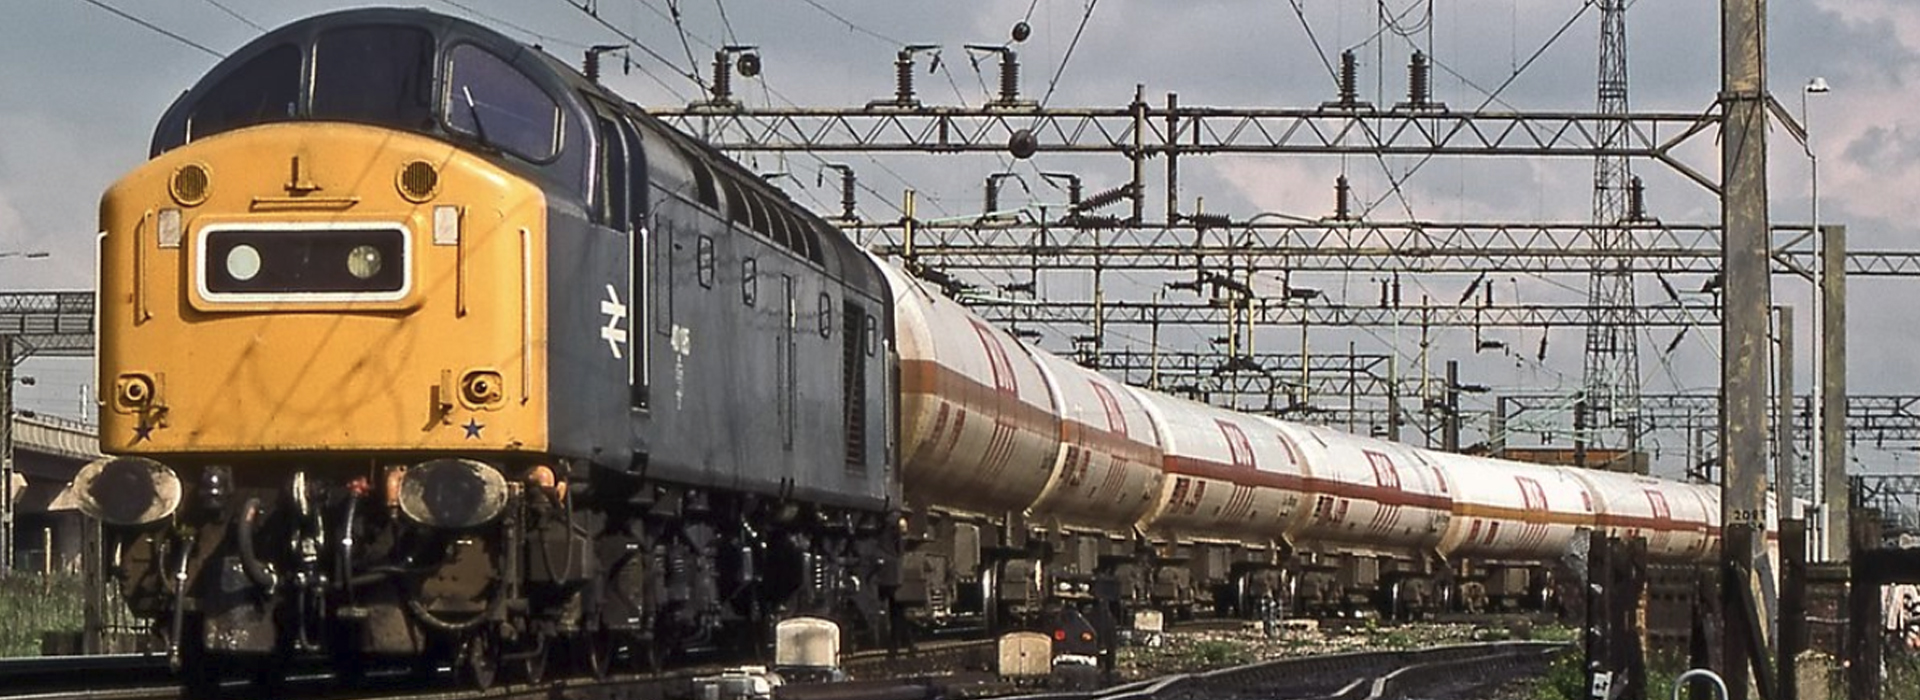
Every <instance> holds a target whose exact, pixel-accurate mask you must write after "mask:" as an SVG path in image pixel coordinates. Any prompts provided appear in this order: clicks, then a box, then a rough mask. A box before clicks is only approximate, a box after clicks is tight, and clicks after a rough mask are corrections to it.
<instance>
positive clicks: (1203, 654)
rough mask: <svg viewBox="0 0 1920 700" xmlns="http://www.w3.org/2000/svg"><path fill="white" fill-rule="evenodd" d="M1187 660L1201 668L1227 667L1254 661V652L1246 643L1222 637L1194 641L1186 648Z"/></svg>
mask: <svg viewBox="0 0 1920 700" xmlns="http://www.w3.org/2000/svg"><path fill="white" fill-rule="evenodd" d="M1185 652H1186V653H1185V654H1183V656H1185V657H1187V658H1186V661H1187V662H1189V663H1191V664H1194V665H1196V666H1199V667H1201V668H1209V669H1212V668H1226V667H1229V666H1239V665H1241V664H1248V663H1253V652H1252V651H1249V650H1248V649H1247V647H1246V645H1244V644H1238V643H1235V642H1230V641H1226V640H1221V639H1207V640H1201V641H1199V642H1196V643H1194V645H1193V646H1192V647H1191V648H1188V649H1186V650H1185Z"/></svg>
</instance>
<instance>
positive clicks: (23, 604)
mask: <svg viewBox="0 0 1920 700" xmlns="http://www.w3.org/2000/svg"><path fill="white" fill-rule="evenodd" d="M83 590H85V587H84V586H83V585H82V582H81V581H80V577H78V576H71V575H65V576H62V575H56V576H36V575H31V574H16V575H13V576H9V577H6V578H0V656H37V655H39V654H40V636H41V635H42V634H43V633H46V632H59V631H66V632H78V631H80V626H81V624H82V620H83V615H84V613H83V605H84V602H83V599H82V595H81V592H82V591H83Z"/></svg>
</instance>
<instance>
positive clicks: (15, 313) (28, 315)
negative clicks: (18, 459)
mask: <svg viewBox="0 0 1920 700" xmlns="http://www.w3.org/2000/svg"><path fill="white" fill-rule="evenodd" d="M93 349H94V324H93V293H92V292H7V293H0V575H6V574H8V573H11V572H12V571H13V530H14V527H13V523H14V517H13V516H14V503H13V478H14V471H13V421H12V420H10V419H9V418H10V417H11V416H12V415H13V382H14V371H13V370H14V367H16V366H18V365H19V364H20V362H21V361H23V360H25V359H27V358H28V357H30V356H34V355H39V356H43V357H86V356H89V355H92V354H93Z"/></svg>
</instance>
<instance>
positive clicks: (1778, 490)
mask: <svg viewBox="0 0 1920 700" xmlns="http://www.w3.org/2000/svg"><path fill="white" fill-rule="evenodd" d="M1779 310H1780V314H1779V321H1778V323H1777V324H1776V325H1777V326H1778V330H1777V331H1776V332H1777V333H1778V334H1779V343H1778V344H1777V347H1778V350H1777V352H1778V353H1779V354H1778V355H1776V356H1775V357H1774V361H1773V362H1774V371H1775V373H1776V375H1777V376H1778V377H1779V379H1778V382H1779V385H1778V386H1777V387H1775V393H1776V394H1777V396H1778V405H1776V406H1775V407H1774V419H1773V425H1774V428H1775V429H1776V430H1778V431H1780V432H1779V434H1778V435H1775V436H1774V440H1773V443H1774V445H1775V449H1776V451H1777V452H1778V455H1779V456H1778V458H1777V461H1775V462H1774V474H1773V497H1774V504H1775V506H1774V507H1775V508H1778V509H1779V515H1778V516H1777V517H1779V518H1780V519H1781V520H1786V519H1788V518H1793V517H1797V516H1796V515H1794V512H1793V499H1794V490H1793V489H1794V481H1793V480H1794V478H1795V474H1796V473H1797V472H1798V470H1797V469H1795V466H1796V465H1795V464H1794V462H1795V455H1794V453H1793V448H1794V444H1793V438H1794V422H1793V307H1791V306H1782V307H1779Z"/></svg>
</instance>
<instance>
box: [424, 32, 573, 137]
mask: <svg viewBox="0 0 1920 700" xmlns="http://www.w3.org/2000/svg"><path fill="white" fill-rule="evenodd" d="M448 57H449V64H450V65H449V68H448V70H447V94H446V110H445V113H446V115H447V127H448V128H450V129H452V130H453V131H455V132H458V133H461V134H466V135H468V136H472V137H474V138H475V139H476V140H478V141H480V142H481V143H483V144H486V145H488V146H492V147H495V148H498V149H500V150H503V151H506V152H508V153H512V154H514V155H517V156H520V157H521V158H525V159H527V160H530V161H539V162H545V161H548V160H551V159H552V158H553V157H554V155H555V154H557V153H558V152H559V146H560V105H559V103H557V102H555V101H554V99H553V97H552V96H551V95H548V94H547V93H546V91H544V90H541V89H540V86H539V85H535V84H534V82H533V80H532V79H530V78H528V77H527V76H526V75H525V74H523V73H521V72H520V69H518V68H514V67H513V65H512V64H510V63H508V62H506V61H505V60H504V59H501V58H500V57H499V56H495V55H493V54H492V53H489V52H488V51H487V50H486V49H482V48H480V47H478V46H474V45H472V44H461V45H459V46H455V47H453V50H452V51H450V52H448Z"/></svg>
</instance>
